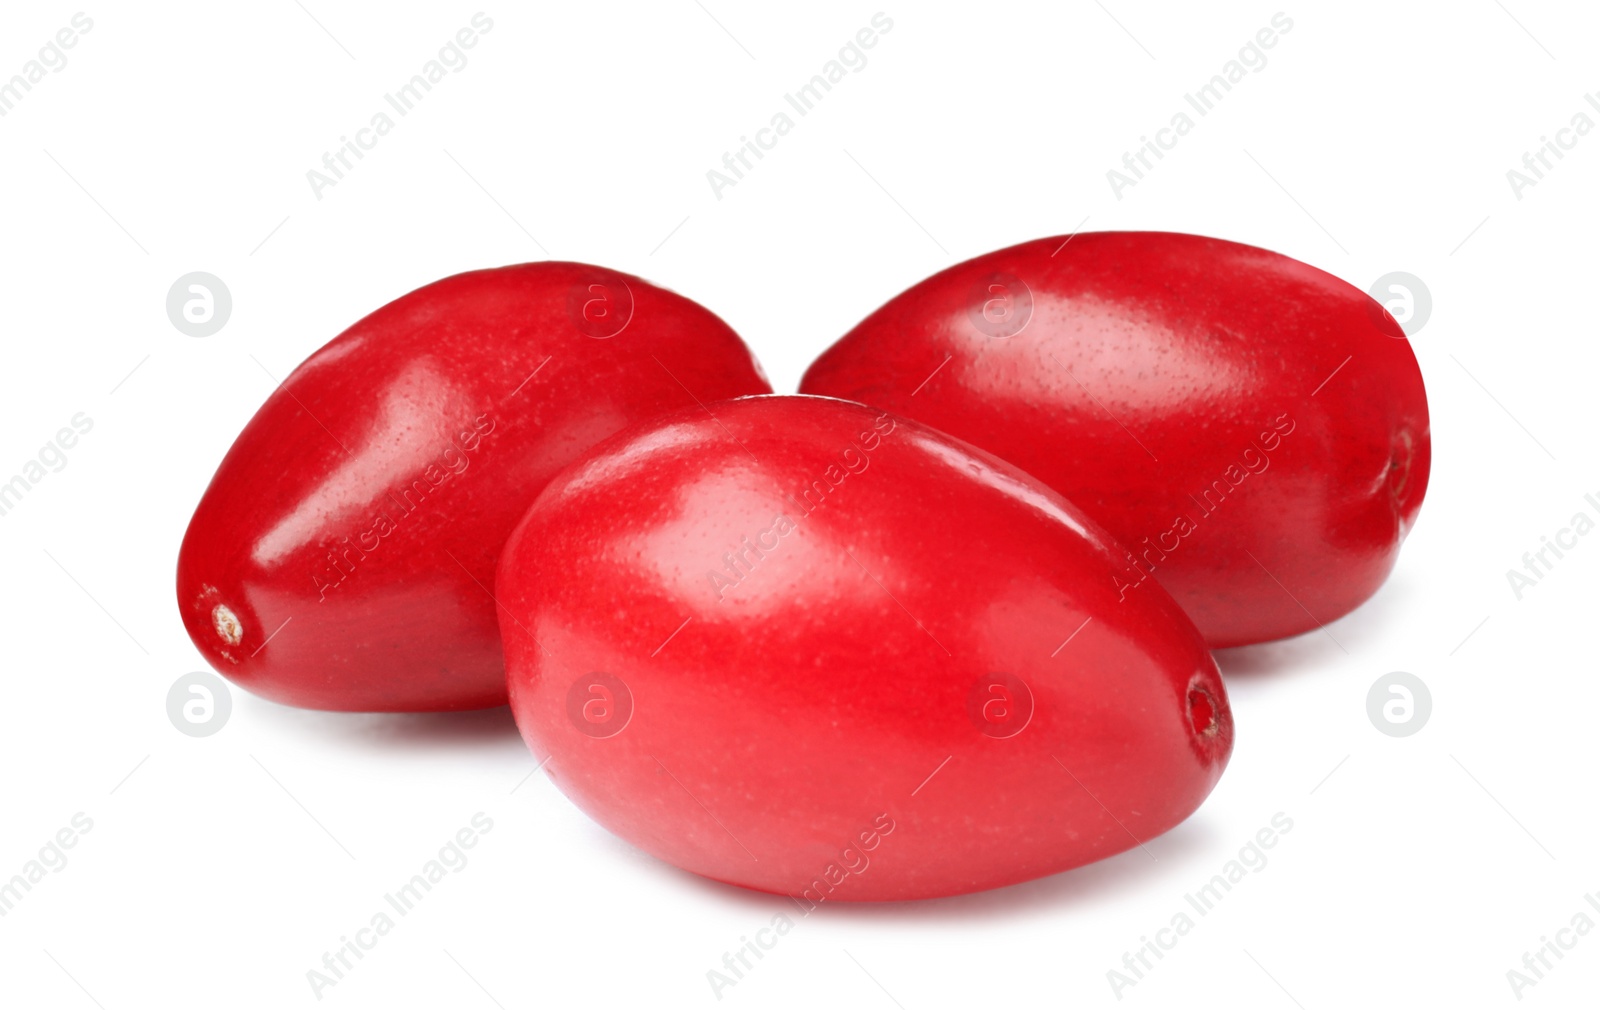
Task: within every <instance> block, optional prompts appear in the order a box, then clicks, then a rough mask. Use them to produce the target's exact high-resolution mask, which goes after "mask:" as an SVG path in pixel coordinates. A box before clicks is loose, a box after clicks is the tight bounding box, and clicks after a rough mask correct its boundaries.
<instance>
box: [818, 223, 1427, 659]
mask: <svg viewBox="0 0 1600 1010" xmlns="http://www.w3.org/2000/svg"><path fill="white" fill-rule="evenodd" d="M800 389H801V392H805V393H817V394H822V395H828V396H839V397H845V398H848V399H852V400H859V401H861V402H863V403H868V404H871V405H873V406H876V407H880V408H882V409H885V410H892V411H896V412H899V413H902V414H904V415H906V416H908V417H913V418H916V419H917V420H920V421H923V422H925V423H927V424H930V425H933V426H935V427H937V428H940V429H942V430H944V431H947V432H949V433H951V434H952V435H956V436H958V437H960V438H963V439H966V440H967V441H969V442H972V443H973V444H975V445H978V446H981V447H983V448H984V449H987V450H989V451H990V452H993V453H995V454H996V455H999V456H1001V457H1002V458H1004V459H1006V460H1009V461H1010V462H1012V463H1015V464H1017V465H1018V466H1020V467H1022V468H1023V469H1024V470H1027V471H1028V472H1029V473H1032V474H1033V475H1034V476H1036V477H1038V478H1039V479H1040V480H1043V481H1044V482H1045V483H1046V484H1049V485H1050V486H1051V487H1053V488H1055V489H1056V490H1057V491H1060V492H1061V493H1062V494H1064V495H1066V496H1067V497H1068V498H1070V499H1071V500H1072V501H1073V502H1074V503H1076V504H1077V505H1078V506H1079V507H1080V508H1082V509H1083V511H1084V512H1085V513H1087V514H1088V515H1089V516H1090V517H1091V518H1093V519H1095V520H1096V521H1097V522H1099V523H1100V524H1101V525H1102V526H1104V527H1105V528H1106V529H1107V530H1109V531H1110V532H1111V533H1112V534H1113V535H1114V536H1116V537H1117V539H1118V540H1120V541H1121V542H1122V544H1123V545H1124V546H1125V547H1126V548H1127V552H1126V553H1125V555H1124V556H1123V558H1122V563H1121V572H1120V573H1119V576H1118V577H1119V579H1120V581H1121V583H1122V584H1123V585H1124V586H1125V587H1126V593H1127V595H1128V596H1129V597H1130V598H1131V597H1132V596H1135V595H1138V594H1140V593H1143V592H1145V591H1146V589H1147V587H1148V586H1149V584H1150V583H1149V581H1147V580H1148V578H1149V576H1151V575H1152V574H1153V576H1154V580H1155V581H1159V582H1160V584H1161V585H1162V586H1164V587H1165V588H1166V589H1167V590H1168V591H1169V592H1171V593H1172V595H1173V596H1174V597H1176V598H1177V600H1178V602H1179V603H1180V604H1182V605H1183V607H1184V609H1185V610H1187V611H1188V613H1189V615H1190V616H1191V617H1192V618H1194V621H1195V624H1197V625H1198V626H1199V627H1200V630H1201V631H1202V632H1204V633H1205V636H1206V638H1207V640H1208V641H1209V642H1210V643H1211V644H1212V645H1213V646H1228V645H1245V644H1249V643H1252V642H1261V641H1266V640H1269V639H1274V638H1282V637H1285V636H1288V635H1296V634H1299V633H1301V632H1304V631H1308V630H1311V629H1313V628H1316V627H1318V626H1320V625H1322V624H1325V623H1326V622H1328V621H1332V620H1333V619H1334V618H1337V617H1340V616H1342V615H1344V614H1346V613H1348V612H1349V611H1351V610H1353V609H1354V608H1355V607H1356V606H1358V605H1359V604H1360V603H1361V602H1362V601H1363V600H1365V599H1367V598H1368V597H1369V596H1371V595H1372V594H1373V593H1374V592H1376V591H1377V589H1378V587H1379V585H1381V584H1382V583H1383V580H1384V579H1385V578H1386V577H1387V576H1388V573H1389V570H1390V569H1391V568H1392V567H1393V565H1394V562H1395V558H1396V556H1397V554H1398V553H1399V550H1400V541H1401V540H1402V539H1403V538H1404V537H1405V535H1406V532H1407V531H1408V530H1409V529H1410V527H1411V524H1412V522H1413V520H1414V519H1415V518H1416V514H1417V509H1418V508H1419V507H1420V506H1421V504H1422V494H1423V491H1424V489H1425V488H1426V487H1427V483H1428V463H1429V442H1428V404H1427V399H1426V397H1425V395H1424V393H1423V387H1422V375H1421V373H1420V371H1419V370H1418V368H1417V361H1416V358H1415V356H1414V355H1413V354H1412V352H1411V347H1410V345H1409V344H1408V343H1407V342H1406V339H1405V334H1404V332H1403V331H1402V330H1401V329H1400V327H1399V325H1398V324H1397V323H1396V322H1395V321H1394V319H1393V318H1391V317H1390V316H1389V314H1388V313H1387V312H1385V311H1384V310H1383V308H1382V307H1381V306H1379V305H1378V304H1377V303H1376V302H1374V301H1373V300H1372V299H1371V298H1369V297H1367V295H1366V294H1364V293H1362V292H1361V291H1358V290H1357V289H1355V288H1353V287H1351V286H1350V285H1348V284H1346V283H1345V282H1343V281H1341V280H1339V279H1338V278H1337V277H1334V276H1332V275H1330V274H1326V273H1323V272H1322V271H1321V270H1318V269H1316V268H1315V267H1311V266H1307V265H1306V264H1304V263H1300V262H1298V261H1296V260H1292V259H1290V258H1288V257H1286V256H1280V255H1278V254H1277V253H1272V252H1268V251H1266V250H1264V249H1256V248H1253V247H1251V246H1246V245H1239V244H1238V243H1234V242H1224V241H1221V240H1219V239H1211V238H1202V237H1200V236H1197V235H1178V234H1170V233H1163V232H1099V233H1089V234H1080V235H1076V236H1073V237H1071V238H1070V239H1069V238H1067V237H1064V236H1063V237H1057V238H1050V239H1042V240H1039V241H1036V242H1028V243H1025V244H1023V245H1019V246H1014V247H1012V248H1009V249H1002V250H1000V251H998V252H993V253H989V254H987V255H985V256H980V257H978V258H977V259H973V260H969V261H967V262H965V263H961V264H958V265H957V266H954V267H951V268H950V269H948V270H945V271H943V272H941V273H938V274H935V275H934V276H932V277H930V278H928V279H927V280H925V281H922V282H921V283H919V284H917V285H915V286H913V287H912V288H910V289H908V290H907V291H905V292H903V293H901V294H900V295H898V296H896V297H895V298H893V299H892V300H890V301H889V302H888V304H886V305H884V306H883V307H882V308H880V309H879V310H878V311H876V312H874V313H873V314H872V315H870V316H868V317H867V318H866V320H864V321H863V322H862V323H861V324H860V325H859V326H857V327H856V328H855V329H854V330H852V331H851V332H850V333H848V334H846V335H845V336H844V338H843V339H841V340H840V341H839V342H838V343H836V344H834V345H833V346H832V347H831V348H829V349H828V350H827V351H826V352H825V353H824V354H823V355H822V356H821V357H820V358H818V359H817V361H816V362H815V363H814V364H812V366H811V368H810V370H809V371H808V372H807V373H806V376H805V379H804V381H803V382H802V383H801V386H800Z"/></svg>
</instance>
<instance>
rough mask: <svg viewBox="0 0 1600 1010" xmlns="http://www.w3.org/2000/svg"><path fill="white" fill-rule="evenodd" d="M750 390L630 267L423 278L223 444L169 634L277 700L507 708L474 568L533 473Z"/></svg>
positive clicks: (713, 338)
mask: <svg viewBox="0 0 1600 1010" xmlns="http://www.w3.org/2000/svg"><path fill="white" fill-rule="evenodd" d="M769 389H770V387H769V386H768V385H767V382H766V379H765V377H763V376H762V374H761V372H760V368H759V366H758V365H757V364H756V362H755V360H754V358H752V357H751V354H750V352H749V350H748V349H747V348H746V347H745V345H744V344H743V343H742V342H741V341H740V340H739V338H738V336H737V335H736V334H735V333H734V332H733V331H732V330H730V329H729V328H728V327H727V325H726V324H724V323H723V322H722V321H721V320H720V319H718V318H717V317H716V316H714V315H712V314H711V313H710V312H708V311H706V310H705V309H704V308H702V307H701V306H699V305H697V304H695V303H694V302H692V301H689V300H688V299H687V298H683V297H680V296H678V295H675V294H673V293H672V292H670V291H665V290H663V289H661V288H658V287H655V286H654V285H651V284H648V283H646V282H645V281H642V280H640V279H639V278H637V277H630V276H627V275H624V274H619V273H616V272H614V271H611V270H606V269H603V268H601V267H594V266H586V265H584V264H581V263H530V264H525V265H522V266H512V267H504V268H501V269H497V270H480V271H475V272H472V273H465V274H460V275H457V276H455V277H449V278H446V279H445V280H442V281H438V282H437V283H434V284H430V285H428V286H427V287H424V288H420V289H418V290H416V291H413V292H411V293H410V294H408V295H405V296H404V297H402V298H400V299H398V300H396V301H394V302H391V303H390V304H388V305H385V306H384V307H383V308H381V309H379V310H378V311H376V312H374V313H372V314H371V315H370V316H368V317H366V318H365V319H363V320H361V321H360V322H358V323H356V324H355V325H354V326H352V327H351V328H350V329H348V330H346V331H345V332H344V333H343V334H341V335H340V336H338V337H336V338H335V339H334V340H333V341H331V342H330V343H328V344H327V345H325V346H324V347H322V348H321V349H320V350H318V351H317V352H316V353H315V354H313V355H311V357H310V358H308V359H306V361H305V362H304V363H303V364H302V365H301V366H300V367H299V368H297V369H295V371H294V372H293V374H291V375H290V376H289V377H288V379H286V380H285V381H284V383H283V385H281V386H280V387H278V389H277V390H276V391H275V392H273V394H272V396H271V397H270V398H268V400H267V402H266V404H265V405H263V406H262V408H261V409H260V410H259V411H257V412H256V415H255V417H253V418H252V419H251V420H250V423H249V424H248V425H247V426H246V427H245V429H244V431H243V432H242V433H241V434H240V435H239V438H238V440H237V441H235V442H234V444H233V448H232V449H230V450H229V451H228V455H227V457H226V458H224V459H223V461H222V465H221V466H220V467H219V468H218V470H217V473H216V476H215V477H214V478H213V479H212V481H211V485H210V487H208V488H207V489H206V493H205V496H204V497H203V498H202V499H201V501H200V505H199V507H198V508H197V509H196V510H195V514H194V518H193V519H192V520H191V521H190V524H189V530H188V532H187V533H186V534H185V536H184V540H183V548H182V551H181V553H180V554H179V557H178V605H179V608H180V610H181V611H182V613H183V622H184V627H186V628H187V629H188V631H189V636H190V638H192V639H193V640H194V643H195V645H196V646H198V647H199V649H200V651H201V652H202V653H203V654H204V655H205V657H206V659H207V660H208V661H210V663H211V665H212V666H214V667H215V668H216V669H217V670H218V671H219V672H221V673H222V674H224V675H225V676H227V677H228V678H230V679H231V680H233V681H235V682H236V683H238V684H240V685H241V686H243V687H245V688H247V689H249V690H250V691H253V692H255V693H256V694H260V695H264V696H266V697H268V698H272V699H274V700H276V701H281V702H285V703H288V704H291V705H302V706H305V707H308V708H323V709H342V710H355V711H395V712H399V711H424V710H442V709H463V708H481V707H487V706H492V705H501V704H504V703H505V700H506V694H505V675H504V664H503V661H502V658H501V652H500V637H499V629H498V627H497V625H496V620H495V614H494V610H495V606H494V602H493V600H492V599H491V597H490V587H491V586H492V585H493V582H494V566H495V559H496V558H497V556H498V555H499V552H500V548H501V546H502V545H503V544H504V543H505V538H506V536H507V534H509V533H510V532H511V529H512V527H513V526H514V525H515V524H516V522H517V520H518V519H519V518H521V516H522V513H523V512H524V511H526V510H527V507H528V503H529V502H531V501H532V500H533V499H534V497H535V496H536V495H537V494H538V492H539V490H540V488H542V487H543V486H544V484H545V482H546V481H547V480H549V479H550V476H551V475H552V474H554V473H555V472H556V471H557V470H559V469H560V468H561V467H562V466H564V465H566V464H567V463H568V462H570V461H571V460H573V459H575V458H576V457H577V456H578V455H579V454H580V453H582V452H583V451H584V450H586V449H588V448H589V447H591V446H592V445H594V444H595V443H596V442H598V441H600V440H601V439H603V438H605V437H606V436H608V435H611V434H612V433H614V432H616V431H618V430H619V429H621V428H622V427H624V426H625V425H627V424H629V423H630V422H633V421H637V420H640V419H642V418H647V417H651V416H653V415H655V414H657V413H660V412H661V411H664V410H670V409H673V408H676V407H680V406H683V405H693V404H694V402H695V401H696V399H697V398H698V399H700V400H715V399H719V398H723V397H729V396H738V395H742V394H748V393H760V392H766V391H768V390H769Z"/></svg>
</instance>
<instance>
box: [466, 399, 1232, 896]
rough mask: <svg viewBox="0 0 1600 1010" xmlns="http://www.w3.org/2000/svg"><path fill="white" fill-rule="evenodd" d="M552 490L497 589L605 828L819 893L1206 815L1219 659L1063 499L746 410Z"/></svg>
mask: <svg viewBox="0 0 1600 1010" xmlns="http://www.w3.org/2000/svg"><path fill="white" fill-rule="evenodd" d="M707 406H708V409H707V410H692V411H689V412H685V413H679V414H676V415H674V416H672V417H670V418H668V419H663V420H658V421H656V422H653V423H650V424H648V425H642V426H639V427H635V428H633V429H631V430H630V431H628V432H626V433H624V434H622V435H619V436H617V437H616V438H614V439H612V440H610V441H609V442H607V443H605V444H604V445H602V446H601V447H599V448H598V449H597V450H596V451H595V452H594V453H593V454H591V455H590V456H588V457H587V458H586V459H584V460H583V461H581V462H580V463H577V464H574V465H573V466H572V467H570V468H569V469H567V470H566V471H564V472H563V473H562V474H561V475H559V476H557V477H556V478H555V479H554V480H552V481H551V483H550V485H549V486H548V487H547V488H546V489H545V491H544V493H543V494H542V495H540V497H539V499H538V500H537V501H536V502H535V503H534V505H533V507H532V508H531V509H530V510H529V512H528V515H527V516H526V517H525V518H524V519H523V520H522V523H521V525H520V526H518V527H517V530H516V532H515V533H514V534H513V535H512V537H511V539H510V540H509V541H508V542H507V544H506V550H505V554H504V555H503V556H502V557H501V561H500V570H499V574H498V577H497V582H496V585H497V593H498V595H499V598H500V600H501V603H502V604H503V609H502V610H501V627H502V631H503V632H504V636H505V642H506V664H507V679H508V682H509V685H510V688H511V706H512V713H513V715H515V717H516V720H517V725H518V726H519V727H520V728H521V730H522V734H523V736H524V738H525V739H526V740H527V741H528V744H529V746H530V747H531V748H532V750H533V752H534V754H535V755H536V756H537V757H539V758H541V759H543V758H545V757H547V756H548V757H549V758H550V763H549V765H548V766H547V767H548V769H549V771H550V774H551V776H552V777H553V778H554V780H555V782H556V784H557V785H558V786H560V788H561V789H562V790H563V791H564V792H565V793H566V794H567V795H568V796H570V797H571V798H572V799H573V800H574V801H576V802H577V803H578V805H579V806H581V807H582V808H583V809H584V810H585V811H587V812H588V813H589V815H590V816H592V817H594V818H595V819H596V820H597V821H599V822H600V823H601V824H603V825H605V826H606V827H607V828H609V829H611V830H612V831H614V832H615V833H617V834H618V835H620V836H622V837H623V838H625V839H627V840H628V841H630V842H632V843H633V844H635V845H637V846H639V847H640V848H642V849H644V850H646V851H648V852H650V853H653V854H654V855H656V856H659V857H660V858H662V859H664V860H666V861H668V862H670V863H673V864H675V865H677V866H680V867H683V868H684V869H688V870H692V871H694V872H695V873H700V874H704V875H705V876H708V877H712V878H715V879H717V880H721V881H726V882H728V883H733V884H740V885H743V886H746V887H752V888H756V889H758V890H764V891H771V892H775V893H782V894H789V895H792V896H794V897H795V898H796V899H797V900H799V901H801V902H802V903H805V904H814V903H817V902H820V901H823V900H827V901H836V900H837V901H884V900H898V899H902V898H926V897H933V896H937V895H948V894H959V893H962V892H966V891H976V890H981V889H984V888H991V887H999V886H1002V885H1005V884H1012V883H1016V882H1018V881H1023V880H1028V879H1031V878H1034V877H1039V876H1043V875H1045V874H1049V873H1055V872H1057V871H1059V870H1065V869H1068V868H1069V867H1073V866H1077V865H1079V864H1082V863H1086V862H1089V861H1091V860H1094V859H1099V858H1101V857H1104V856H1108V855H1111V854H1112V853H1115V852H1120V851H1122V850H1124V849H1127V848H1130V847H1132V846H1134V845H1136V844H1138V843H1139V842H1141V841H1145V840H1148V839H1150V838H1151V837H1153V836H1155V835H1157V834H1160V833H1161V832H1163V831H1166V830H1167V829H1168V828H1171V827H1172V826H1173V825H1175V824H1177V823H1178V822H1180V821H1182V820H1183V819H1184V818H1185V817H1187V816H1188V815H1189V814H1190V813H1191V812H1192V811H1193V810H1194V809H1195V808H1196V807H1197V806H1198V805H1199V804H1200V802H1201V800H1203V799H1204V798H1205V796H1206V794H1207V793H1209V792H1210V791H1211V788H1212V786H1213V785H1214V784H1215V783H1216V781H1217V778H1218V776H1219V775H1221V773H1222V769H1223V766H1224V765H1225V764H1226V762H1227V759H1228V754H1229V751H1230V749H1231V746H1232V741H1233V730H1232V717H1231V716H1230V714H1229V710H1228V703H1227V698H1226V695H1225V693H1224V690H1223V686H1222V681H1221V679H1220V677H1219V676H1218V673H1217V668H1216V664H1215V663H1214V662H1213V661H1212V659H1211V656H1210V654H1209V653H1208V652H1207V651H1206V648H1205V643H1204V642H1203V641H1202V640H1201V638H1200V635H1199V633H1198V632H1197V631H1196V630H1195V628H1194V626H1193V624H1191V623H1190V622H1189V620H1188V618H1187V617H1185V616H1184V614H1183V612H1182V611H1181V610H1180V609H1179V608H1178V606H1177V605H1176V604H1175V603H1174V602H1173V601H1172V599H1171V598H1170V597H1168V596H1167V595H1166V594H1165V593H1164V592H1163V591H1161V590H1160V589H1159V588H1155V587H1152V588H1151V590H1150V591H1149V592H1143V593H1140V594H1138V595H1136V596H1132V597H1130V598H1129V599H1127V600H1125V601H1123V600H1119V599H1118V593H1117V589H1116V587H1115V585H1114V583H1113V576H1114V574H1115V572H1116V570H1117V565H1118V563H1119V562H1120V560H1121V552H1120V550H1119V549H1118V548H1117V547H1116V546H1115V545H1114V544H1113V543H1112V542H1111V541H1110V540H1109V538H1108V537H1107V536H1106V535H1105V534H1104V533H1103V532H1101V531H1100V530H1099V529H1098V528H1096V527H1094V526H1092V525H1090V524H1088V523H1087V522H1086V521H1085V520H1084V519H1083V518H1082V516H1081V515H1080V514H1079V513H1078V511H1077V510H1076V509H1075V508H1074V507H1073V506H1072V505H1071V504H1069V503H1068V502H1067V501H1066V500H1065V499H1063V498H1062V497H1061V496H1059V495H1057V494H1056V493H1054V492H1052V491H1050V490H1049V489H1047V488H1045V487H1044V486H1043V485H1041V484H1039V483H1038V482H1037V481H1035V480H1033V479H1032V478H1031V477H1028V476H1027V475H1026V474H1024V473H1022V471H1020V470H1017V469H1016V468H1015V467H1012V466H1010V465H1009V464H1007V463H1004V462H1002V461H1000V460H998V459H996V458H994V457H993V456H990V455H988V454H986V453H980V452H977V451H976V450H973V449H972V448H971V447H970V446H968V445H966V444H964V443H962V442H960V441H958V440H956V439H953V438H951V437H949V436H947V435H944V434H942V433H939V432H936V431H934V430H932V429H930V428H926V427H924V426H922V425H920V424H916V423H915V422H910V421H904V420H897V419H896V418H894V417H892V416H890V415H887V414H882V413H880V412H878V411H876V410H871V409H869V408H866V407H863V406H861V405H859V404H853V403H846V402H843V401H839V400H832V399H825V398H819V397H803V396H779V397H751V398H746V399H741V400H735V401H732V402H728V403H721V404H708V405H707Z"/></svg>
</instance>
